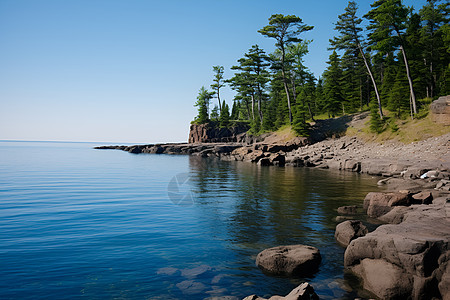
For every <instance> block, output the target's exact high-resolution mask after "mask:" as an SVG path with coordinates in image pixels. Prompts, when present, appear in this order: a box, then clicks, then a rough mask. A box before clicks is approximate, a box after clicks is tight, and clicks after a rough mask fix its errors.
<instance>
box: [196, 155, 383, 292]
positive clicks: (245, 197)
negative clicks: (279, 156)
mask: <svg viewBox="0 0 450 300" xmlns="http://www.w3.org/2000/svg"><path fill="white" fill-rule="evenodd" d="M189 165H190V174H191V184H192V190H193V194H194V201H195V203H196V206H197V208H198V210H199V216H207V220H208V227H209V228H211V236H212V237H214V238H216V239H222V240H223V241H224V247H229V248H230V249H231V250H232V253H233V256H232V257H229V258H228V259H229V260H228V261H224V263H223V266H222V267H223V270H222V271H223V272H227V273H230V274H233V276H234V286H235V287H236V288H238V289H239V290H240V292H241V294H239V295H241V296H242V295H243V294H242V291H246V293H247V294H252V293H258V294H260V295H273V294H275V293H279V294H286V293H287V292H288V291H290V289H292V288H293V287H295V285H297V284H298V283H299V282H301V281H304V280H307V281H310V282H311V283H312V284H313V286H314V287H315V288H316V290H317V292H318V294H319V295H320V296H321V298H324V299H327V298H329V299H336V298H342V299H346V298H354V297H355V294H354V293H350V292H347V291H345V290H344V289H343V287H344V286H345V284H346V282H345V280H344V274H343V266H342V261H343V249H342V248H341V247H339V246H338V245H337V244H336V242H335V240H334V229H335V226H336V222H335V220H334V218H335V217H336V214H337V213H336V209H337V208H338V207H339V206H342V205H361V204H362V200H363V199H364V196H365V195H366V194H367V192H369V191H373V189H374V188H375V186H376V180H377V179H376V178H372V177H369V176H362V175H359V174H354V173H350V172H332V171H329V170H318V169H308V168H288V167H286V168H278V167H260V166H257V165H255V164H250V163H242V162H231V163H230V162H222V161H219V160H215V159H201V158H198V157H190V158H189ZM284 244H307V245H311V246H315V247H317V248H319V249H320V251H321V253H322V257H323V260H322V265H321V268H320V271H319V272H318V273H317V274H316V275H315V276H313V277H312V278H299V279H297V280H287V279H283V278H274V277H267V276H264V275H262V273H261V272H260V271H259V270H258V268H257V267H256V266H255V263H254V261H255V257H256V255H257V253H258V252H260V251H261V250H263V249H265V248H268V247H273V246H277V245H284ZM243 271H245V272H243ZM345 289H347V288H345ZM244 294H245V293H244Z"/></svg>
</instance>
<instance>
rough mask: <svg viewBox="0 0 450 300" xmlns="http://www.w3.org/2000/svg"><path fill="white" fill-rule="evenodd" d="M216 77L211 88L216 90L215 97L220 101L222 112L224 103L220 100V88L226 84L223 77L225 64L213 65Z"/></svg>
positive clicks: (220, 110)
mask: <svg viewBox="0 0 450 300" xmlns="http://www.w3.org/2000/svg"><path fill="white" fill-rule="evenodd" d="M213 72H214V79H213V82H214V83H213V84H211V89H212V90H213V91H214V94H213V95H214V97H216V98H217V102H218V103H219V113H222V104H221V102H220V89H221V88H223V87H224V86H225V81H224V79H223V72H224V69H223V66H213Z"/></svg>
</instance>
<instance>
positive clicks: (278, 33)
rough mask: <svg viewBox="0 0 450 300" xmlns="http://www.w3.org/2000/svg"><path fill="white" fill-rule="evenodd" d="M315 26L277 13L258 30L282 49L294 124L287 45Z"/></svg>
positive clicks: (283, 68) (285, 84) (297, 18)
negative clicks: (287, 64) (287, 66)
mask: <svg viewBox="0 0 450 300" xmlns="http://www.w3.org/2000/svg"><path fill="white" fill-rule="evenodd" d="M313 28H314V27H313V26H307V25H305V24H303V21H302V19H301V18H299V17H297V16H294V15H288V16H285V15H282V14H275V15H272V16H271V17H270V18H269V25H267V26H264V27H263V28H262V29H260V30H259V31H258V32H259V33H261V34H262V35H264V36H267V37H270V38H274V39H275V40H276V44H275V45H276V46H277V47H278V49H279V50H280V51H281V59H280V63H281V74H282V78H283V84H284V89H285V92H286V97H287V104H288V109H289V122H290V123H291V124H292V108H291V97H290V92H289V86H288V78H287V74H286V69H287V68H286V47H287V46H288V45H290V44H291V43H296V42H300V41H301V39H300V38H299V37H298V36H299V35H300V33H302V32H305V31H309V30H312V29H313Z"/></svg>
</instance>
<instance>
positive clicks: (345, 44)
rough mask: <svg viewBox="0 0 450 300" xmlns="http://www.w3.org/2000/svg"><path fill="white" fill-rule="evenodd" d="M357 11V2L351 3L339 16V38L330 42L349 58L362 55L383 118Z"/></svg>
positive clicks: (336, 28) (337, 25) (337, 27)
mask: <svg viewBox="0 0 450 300" xmlns="http://www.w3.org/2000/svg"><path fill="white" fill-rule="evenodd" d="M357 10H358V6H357V4H356V2H354V1H349V2H348V6H347V7H346V8H345V13H343V14H342V15H339V17H338V18H339V20H338V21H337V22H336V24H335V28H334V29H335V30H337V31H338V32H339V36H337V37H335V38H334V39H333V40H330V43H331V45H332V46H333V49H338V50H346V55H347V56H349V55H351V54H353V55H355V56H356V57H357V54H356V53H357V52H359V53H360V55H361V58H362V59H363V61H364V64H365V66H366V69H367V73H368V74H369V76H370V78H371V80H372V84H373V87H374V90H375V94H376V97H377V101H378V110H379V113H380V117H381V118H383V110H382V108H381V98H380V94H379V92H378V87H377V82H376V80H375V77H374V75H373V73H372V69H371V67H370V65H369V62H368V60H367V58H366V54H365V51H364V49H363V46H362V44H361V34H360V32H361V31H362V28H361V27H360V26H359V24H361V22H362V19H361V18H359V17H357V16H356V12H357Z"/></svg>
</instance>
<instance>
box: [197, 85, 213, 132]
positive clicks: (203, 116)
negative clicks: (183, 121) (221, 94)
mask: <svg viewBox="0 0 450 300" xmlns="http://www.w3.org/2000/svg"><path fill="white" fill-rule="evenodd" d="M211 98H212V93H211V92H208V90H207V89H206V88H205V87H204V86H202V87H201V88H200V91H199V93H198V96H197V102H195V105H194V106H196V107H197V109H198V115H197V117H195V120H194V122H195V123H197V124H204V123H208V121H209V117H208V106H209V102H210V100H211Z"/></svg>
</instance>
